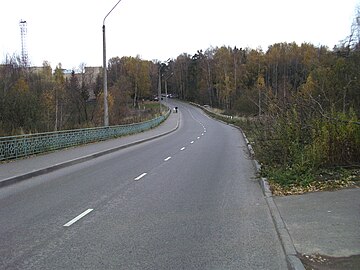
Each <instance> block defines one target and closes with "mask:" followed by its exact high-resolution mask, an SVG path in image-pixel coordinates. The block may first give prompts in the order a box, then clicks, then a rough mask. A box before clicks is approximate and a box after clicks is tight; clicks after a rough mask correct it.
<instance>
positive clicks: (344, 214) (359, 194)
mask: <svg viewBox="0 0 360 270" xmlns="http://www.w3.org/2000/svg"><path fill="white" fill-rule="evenodd" d="M273 199H274V201H275V204H276V206H277V208H278V210H279V212H280V215H281V217H282V219H283V221H284V223H285V225H286V228H287V230H288V232H289V234H290V236H291V239H292V242H293V244H294V246H295V249H296V251H297V252H298V253H299V255H306V256H300V258H301V259H302V261H303V264H304V265H305V266H306V267H307V269H360V188H351V189H344V190H337V191H331V192H315V193H308V194H304V195H293V196H286V197H273ZM350 256H351V257H350Z"/></svg>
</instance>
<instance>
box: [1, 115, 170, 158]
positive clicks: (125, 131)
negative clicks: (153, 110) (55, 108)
mask: <svg viewBox="0 0 360 270" xmlns="http://www.w3.org/2000/svg"><path fill="white" fill-rule="evenodd" d="M169 114H170V111H168V112H167V113H166V114H165V115H161V116H159V117H157V118H154V119H152V120H149V121H146V122H141V123H135V124H130V125H119V126H110V127H98V128H85V129H75V130H65V131H58V132H46V133H36V134H26V135H19V136H8V137H0V161H4V160H9V159H16V158H20V157H25V156H29V155H34V154H39V153H44V152H49V151H54V150H58V149H63V148H67V147H71V146H76V145H81V144H86V143H91V142H97V141H104V140H107V139H111V138H116V137H120V136H124V135H130V134H135V133H139V132H142V131H145V130H148V129H151V128H153V127H156V126H158V125H159V124H160V123H162V122H163V121H164V120H165V119H166V118H167V117H168V116H169Z"/></svg>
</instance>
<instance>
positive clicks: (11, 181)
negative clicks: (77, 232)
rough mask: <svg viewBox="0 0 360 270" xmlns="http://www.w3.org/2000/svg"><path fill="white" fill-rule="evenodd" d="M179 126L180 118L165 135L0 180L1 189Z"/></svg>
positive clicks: (114, 150)
mask: <svg viewBox="0 0 360 270" xmlns="http://www.w3.org/2000/svg"><path fill="white" fill-rule="evenodd" d="M179 125H180V117H179V119H178V120H177V123H176V127H175V128H173V129H171V130H170V131H166V132H164V133H161V134H158V135H156V136H153V137H150V138H146V139H143V140H138V141H135V142H132V143H128V144H125V145H121V146H117V147H114V148H110V149H107V150H104V151H99V152H96V153H94V154H90V155H86V156H83V157H79V158H75V159H72V160H68V161H64V162H61V163H57V164H55V165H52V166H49V167H44V168H41V169H38V170H33V171H31V172H29V173H25V174H20V175H16V176H13V177H9V178H5V179H3V180H0V188H1V187H5V186H9V185H12V184H15V183H18V182H21V181H23V180H26V179H29V178H32V177H36V176H40V175H43V174H47V173H50V172H53V171H56V170H59V169H63V168H65V167H68V166H72V165H75V164H78V163H82V162H85V161H89V160H92V159H94V158H97V157H101V156H104V155H107V154H110V153H113V152H116V151H119V150H121V149H125V148H128V147H131V146H134V145H137V144H140V143H143V142H148V141H151V140H155V139H157V138H160V137H163V136H165V135H168V134H170V133H172V132H174V131H176V130H177V129H178V128H179Z"/></svg>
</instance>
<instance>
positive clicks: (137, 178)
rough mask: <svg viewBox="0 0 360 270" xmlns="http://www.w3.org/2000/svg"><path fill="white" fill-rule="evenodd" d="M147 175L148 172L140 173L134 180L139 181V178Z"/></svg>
mask: <svg viewBox="0 0 360 270" xmlns="http://www.w3.org/2000/svg"><path fill="white" fill-rule="evenodd" d="M145 175H147V173H146V172H144V173H142V174H140V175H139V176H138V177H136V178H135V179H134V180H135V181H138V180H140V179H141V178H143V177H144V176H145Z"/></svg>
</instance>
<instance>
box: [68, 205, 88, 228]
mask: <svg viewBox="0 0 360 270" xmlns="http://www.w3.org/2000/svg"><path fill="white" fill-rule="evenodd" d="M93 210H94V209H88V210H86V211H84V212H82V213H81V214H80V215H78V216H77V217H75V218H73V219H72V220H70V221H69V222H68V223H66V224H64V225H63V226H64V227H70V226H71V225H73V224H74V223H75V222H76V221H78V220H79V219H81V218H83V217H85V216H86V215H87V214H89V213H90V212H91V211H93Z"/></svg>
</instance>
